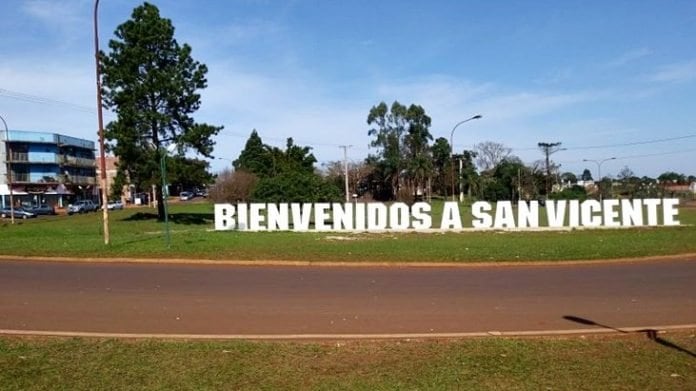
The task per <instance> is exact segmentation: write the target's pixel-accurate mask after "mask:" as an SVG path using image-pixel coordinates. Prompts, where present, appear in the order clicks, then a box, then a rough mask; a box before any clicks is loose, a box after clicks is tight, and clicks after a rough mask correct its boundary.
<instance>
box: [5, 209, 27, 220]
mask: <svg viewBox="0 0 696 391" xmlns="http://www.w3.org/2000/svg"><path fill="white" fill-rule="evenodd" d="M12 212H13V211H12V210H11V209H10V208H2V209H0V217H1V218H3V219H5V218H10V217H11V216H13V214H12ZM34 217H36V215H35V214H34V213H31V212H27V211H26V210H24V209H22V208H15V209H14V218H15V219H31V218H34Z"/></svg>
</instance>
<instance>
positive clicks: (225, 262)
mask: <svg viewBox="0 0 696 391" xmlns="http://www.w3.org/2000/svg"><path fill="white" fill-rule="evenodd" d="M678 260H682V261H685V262H693V261H696V253H685V254H673V255H659V256H647V257H634V258H615V259H587V260H557V261H516V262H510V261H501V262H496V261H491V262H459V263H457V262H360V261H355V262H346V261H290V260H233V259H220V260H216V259H187V258H114V257H104V258H101V257H99V258H97V257H86V258H71V257H45V256H11V255H0V261H4V262H64V263H95V264H98V263H127V264H173V265H220V266H245V267H249V266H255V267H263V266H288V267H345V268H348V267H351V268H352V267H384V268H387V267H393V268H433V267H437V268H446V267H449V268H481V267H511V266H515V267H532V266H536V267H538V266H555V267H562V266H583V265H598V264H630V263H640V262H660V261H678Z"/></svg>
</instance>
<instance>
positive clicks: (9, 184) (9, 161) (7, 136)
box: [0, 116, 15, 224]
mask: <svg viewBox="0 0 696 391" xmlns="http://www.w3.org/2000/svg"><path fill="white" fill-rule="evenodd" d="M0 120H2V123H3V124H4V125H5V153H6V154H7V188H8V189H9V191H10V221H11V224H14V223H15V221H14V220H15V218H14V192H13V191H12V151H10V129H9V128H8V127H7V122H5V119H4V118H2V116H0Z"/></svg>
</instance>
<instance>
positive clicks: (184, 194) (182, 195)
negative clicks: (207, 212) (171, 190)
mask: <svg viewBox="0 0 696 391" xmlns="http://www.w3.org/2000/svg"><path fill="white" fill-rule="evenodd" d="M179 199H180V200H181V201H188V200H190V199H193V193H191V192H190V191H182V192H181V193H179Z"/></svg>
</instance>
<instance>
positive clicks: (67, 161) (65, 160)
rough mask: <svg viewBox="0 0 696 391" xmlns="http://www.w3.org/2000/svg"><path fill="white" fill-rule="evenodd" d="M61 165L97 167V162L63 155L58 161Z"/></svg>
mask: <svg viewBox="0 0 696 391" xmlns="http://www.w3.org/2000/svg"><path fill="white" fill-rule="evenodd" d="M58 160H59V162H60V164H61V165H64V166H72V167H96V165H97V162H96V160H94V159H89V158H82V157H75V156H68V155H62V156H60V158H59V159H58Z"/></svg>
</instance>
